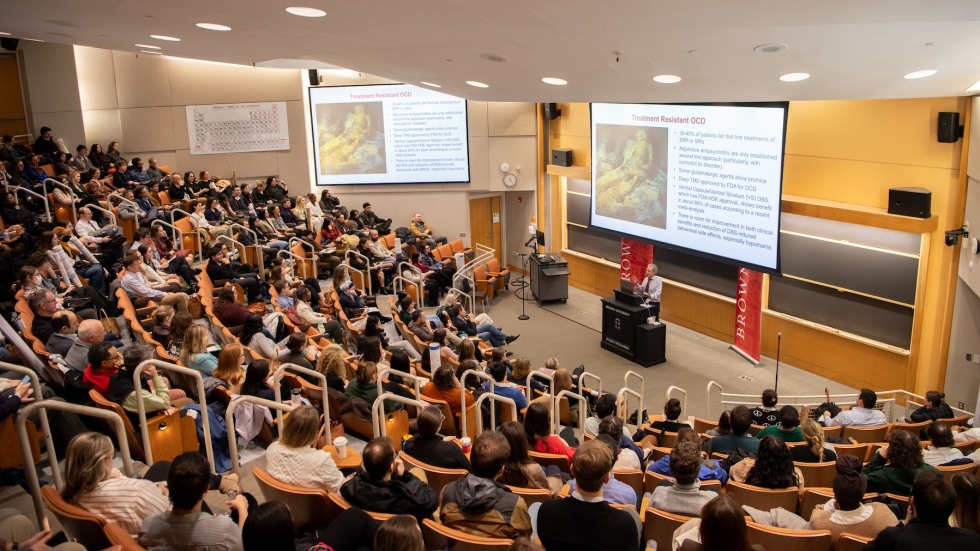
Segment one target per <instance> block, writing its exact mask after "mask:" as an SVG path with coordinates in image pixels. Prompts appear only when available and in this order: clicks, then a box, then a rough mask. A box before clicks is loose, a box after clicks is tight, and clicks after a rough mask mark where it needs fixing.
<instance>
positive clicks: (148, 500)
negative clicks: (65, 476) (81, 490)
mask: <svg viewBox="0 0 980 551" xmlns="http://www.w3.org/2000/svg"><path fill="white" fill-rule="evenodd" d="M116 472H118V471H116ZM78 506H79V507H81V508H82V509H85V510H86V511H88V512H90V513H95V514H97V515H99V516H101V517H102V518H104V519H106V520H107V521H109V522H115V523H116V524H118V525H119V526H120V527H122V528H123V529H124V530H126V531H127V532H129V533H130V534H131V535H134V536H135V535H136V534H137V533H138V532H139V529H140V525H141V524H143V520H144V519H146V518H148V517H151V516H153V515H158V514H160V513H162V512H164V511H166V510H168V509H170V500H168V499H167V497H166V496H164V495H163V492H161V491H160V489H159V488H157V486H156V484H154V483H153V482H150V481H149V480H143V479H140V478H127V477H125V476H122V475H119V476H117V477H115V478H109V479H107V480H104V481H102V482H101V483H99V485H98V486H96V487H95V489H94V490H92V491H91V492H89V493H87V494H84V495H81V496H79V498H78Z"/></svg>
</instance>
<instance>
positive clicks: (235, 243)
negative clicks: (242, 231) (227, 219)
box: [214, 235, 245, 261]
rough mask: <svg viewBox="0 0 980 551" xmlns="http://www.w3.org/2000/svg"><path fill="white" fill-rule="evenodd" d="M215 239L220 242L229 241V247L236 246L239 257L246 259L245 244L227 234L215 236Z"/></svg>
mask: <svg viewBox="0 0 980 551" xmlns="http://www.w3.org/2000/svg"><path fill="white" fill-rule="evenodd" d="M214 240H215V242H218V243H228V246H229V247H234V248H235V250H237V251H238V255H239V258H240V259H241V260H242V261H244V260H245V245H242V244H241V243H239V242H238V241H235V240H234V239H232V238H231V237H228V236H227V235H219V236H218V237H215V238H214Z"/></svg>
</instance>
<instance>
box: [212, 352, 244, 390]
mask: <svg viewBox="0 0 980 551" xmlns="http://www.w3.org/2000/svg"><path fill="white" fill-rule="evenodd" d="M241 357H242V345H240V344H238V343H231V344H227V345H225V347H224V348H222V349H221V353H220V354H218V367H216V368H214V372H213V373H212V374H211V376H213V377H215V378H217V379H221V380H222V381H224V382H226V383H228V384H229V385H230V386H232V387H235V388H238V386H239V385H241V384H242V381H243V380H245V370H244V369H242V366H241V365H239V363H238V360H239V358H241Z"/></svg>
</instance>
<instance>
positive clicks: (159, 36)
mask: <svg viewBox="0 0 980 551" xmlns="http://www.w3.org/2000/svg"><path fill="white" fill-rule="evenodd" d="M150 38H155V39H157V40H164V41H166V42H180V39H179V38H175V37H173V36H166V35H162V34H151V35H150Z"/></svg>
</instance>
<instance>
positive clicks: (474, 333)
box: [447, 304, 520, 348]
mask: <svg viewBox="0 0 980 551" xmlns="http://www.w3.org/2000/svg"><path fill="white" fill-rule="evenodd" d="M447 311H449V313H450V316H451V318H452V324H453V326H454V327H456V329H458V330H459V331H461V332H463V333H466V335H467V336H470V337H480V338H481V339H483V340H485V341H487V342H489V343H490V344H491V345H493V346H494V348H496V347H500V346H504V345H505V344H510V343H512V342H514V341H516V340H517V339H518V337H520V335H513V336H508V335H506V334H504V332H503V331H501V330H500V328H499V327H497V326H495V325H493V324H490V323H484V324H480V325H477V322H476V319H475V318H474V317H473V315H472V314H470V313H469V312H467V311H466V309H465V308H463V306H462V305H461V304H456V305H453V306H452V307H451V308H448V309H447Z"/></svg>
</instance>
